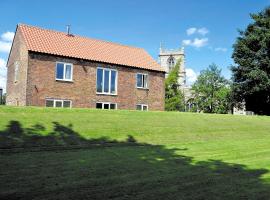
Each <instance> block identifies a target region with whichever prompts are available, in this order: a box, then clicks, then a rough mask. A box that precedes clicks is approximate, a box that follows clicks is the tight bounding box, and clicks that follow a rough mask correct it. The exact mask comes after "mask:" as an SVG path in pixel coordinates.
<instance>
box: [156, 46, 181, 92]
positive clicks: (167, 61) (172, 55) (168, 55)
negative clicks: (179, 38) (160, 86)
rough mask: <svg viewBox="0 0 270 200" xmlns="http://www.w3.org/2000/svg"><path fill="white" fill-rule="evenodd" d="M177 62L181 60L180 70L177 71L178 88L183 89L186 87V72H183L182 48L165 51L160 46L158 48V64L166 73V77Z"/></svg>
mask: <svg viewBox="0 0 270 200" xmlns="http://www.w3.org/2000/svg"><path fill="white" fill-rule="evenodd" d="M178 60H181V63H180V70H179V75H178V76H179V78H178V84H179V87H180V88H181V87H184V86H185V85H186V70H185V54H184V48H182V49H175V50H167V49H164V48H162V46H161V45H160V48H159V63H160V65H161V67H163V68H164V69H165V71H166V77H167V76H168V74H169V72H170V71H171V70H172V69H173V67H174V66H175V64H176V63H177V61H178Z"/></svg>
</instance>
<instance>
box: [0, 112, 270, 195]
mask: <svg viewBox="0 0 270 200" xmlns="http://www.w3.org/2000/svg"><path fill="white" fill-rule="evenodd" d="M107 143H109V144H110V145H106V144H107ZM95 144H100V145H95ZM269 144H270V117H262V116H252V117H251V116H232V115H209V114H194V113H178V112H137V111H120V110H118V111H103V110H89V109H45V108H30V107H29V108H12V107H0V147H1V148H2V149H3V148H5V149H6V150H2V151H1V150H0V152H1V153H0V180H1V181H0V197H1V198H0V199H270V172H269V170H270V147H269ZM74 145H75V146H80V147H82V148H81V149H74V148H72V147H74ZM34 146H35V148H34V149H33V148H32V147H34ZM48 146H60V147H65V148H64V149H61V148H59V149H54V150H52V149H50V148H48V149H47V150H46V149H44V148H42V149H41V150H40V149H39V148H40V147H48ZM14 147H21V148H23V149H24V150H23V149H19V150H17V151H16V152H13V151H12V149H10V148H14ZM69 147H70V148H69ZM7 149H8V150H7ZM39 150H40V151H39Z"/></svg>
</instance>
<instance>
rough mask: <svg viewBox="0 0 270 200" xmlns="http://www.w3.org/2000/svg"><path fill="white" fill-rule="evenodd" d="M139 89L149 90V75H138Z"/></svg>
mask: <svg viewBox="0 0 270 200" xmlns="http://www.w3.org/2000/svg"><path fill="white" fill-rule="evenodd" d="M136 78H137V83H136V85H137V88H144V89H147V88H148V74H142V73H137V77H136Z"/></svg>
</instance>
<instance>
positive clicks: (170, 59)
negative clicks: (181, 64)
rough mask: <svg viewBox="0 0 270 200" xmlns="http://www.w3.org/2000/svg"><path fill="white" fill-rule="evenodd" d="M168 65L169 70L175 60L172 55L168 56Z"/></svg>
mask: <svg viewBox="0 0 270 200" xmlns="http://www.w3.org/2000/svg"><path fill="white" fill-rule="evenodd" d="M167 62H168V66H169V71H171V70H172V68H173V67H174V64H175V62H174V58H173V57H172V56H170V57H169V58H168V61H167Z"/></svg>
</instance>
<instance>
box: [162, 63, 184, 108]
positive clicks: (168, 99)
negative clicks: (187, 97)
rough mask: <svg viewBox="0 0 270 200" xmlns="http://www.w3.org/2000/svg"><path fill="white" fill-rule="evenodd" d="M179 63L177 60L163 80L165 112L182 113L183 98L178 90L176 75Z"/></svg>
mask: <svg viewBox="0 0 270 200" xmlns="http://www.w3.org/2000/svg"><path fill="white" fill-rule="evenodd" d="M180 63H181V61H180V60H178V61H177V63H176V65H175V67H174V68H173V69H172V70H171V71H170V73H169V75H168V77H167V78H166V80H165V110H166V111H184V109H185V104H184V96H183V94H182V92H181V91H180V90H179V84H178V74H179V69H180Z"/></svg>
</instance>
